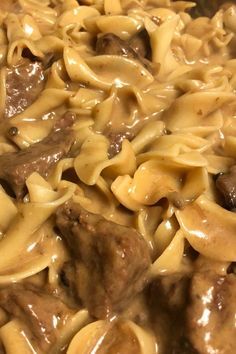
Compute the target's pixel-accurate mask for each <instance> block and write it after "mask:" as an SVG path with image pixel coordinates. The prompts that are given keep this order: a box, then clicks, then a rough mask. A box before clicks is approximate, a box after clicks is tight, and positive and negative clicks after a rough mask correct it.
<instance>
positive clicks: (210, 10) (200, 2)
mask: <svg viewBox="0 0 236 354" xmlns="http://www.w3.org/2000/svg"><path fill="white" fill-rule="evenodd" d="M189 1H191V0H189ZM194 2H195V3H196V7H194V8H193V9H191V11H190V13H191V15H192V16H193V17H199V16H206V17H210V18H211V17H213V16H214V15H215V13H216V12H217V11H218V10H219V9H220V7H221V6H223V5H226V6H227V5H228V4H229V6H230V5H231V4H234V3H235V2H234V1H227V0H213V1H207V0H195V1H194Z"/></svg>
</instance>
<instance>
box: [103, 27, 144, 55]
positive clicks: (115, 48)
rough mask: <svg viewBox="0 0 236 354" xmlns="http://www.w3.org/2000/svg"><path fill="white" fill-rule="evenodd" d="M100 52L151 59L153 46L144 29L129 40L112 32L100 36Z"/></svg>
mask: <svg viewBox="0 0 236 354" xmlns="http://www.w3.org/2000/svg"><path fill="white" fill-rule="evenodd" d="M96 51H97V53H98V54H107V55H122V56H124V57H127V58H131V59H139V60H141V61H142V60H143V59H144V58H148V59H150V56H151V47H150V41H149V37H148V33H147V32H146V31H145V30H143V31H141V32H139V33H137V34H136V35H135V36H133V37H132V38H131V39H130V40H129V41H124V40H123V39H121V38H120V37H118V36H116V35H115V34H112V33H106V34H104V35H103V36H101V37H99V38H98V40H97V44H96Z"/></svg>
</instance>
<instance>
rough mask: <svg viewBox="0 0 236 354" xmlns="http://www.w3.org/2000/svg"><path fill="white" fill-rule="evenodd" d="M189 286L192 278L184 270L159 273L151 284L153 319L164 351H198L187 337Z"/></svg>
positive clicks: (187, 353) (162, 353)
mask: <svg viewBox="0 0 236 354" xmlns="http://www.w3.org/2000/svg"><path fill="white" fill-rule="evenodd" d="M188 289H189V278H188V277H187V276H183V275H182V274H173V275H166V276H161V277H158V278H156V279H155V280H154V281H153V282H152V283H151V284H150V286H149V289H148V292H147V299H148V306H149V309H150V321H151V323H152V328H153V330H154V332H155V334H156V337H157V343H158V347H159V348H158V349H159V351H158V353H159V352H160V354H196V353H195V351H194V349H193V348H192V346H191V344H190V343H189V341H188V339H187V338H186V337H185V322H184V315H183V314H184V311H185V308H186V304H187V300H188V296H187V295H188Z"/></svg>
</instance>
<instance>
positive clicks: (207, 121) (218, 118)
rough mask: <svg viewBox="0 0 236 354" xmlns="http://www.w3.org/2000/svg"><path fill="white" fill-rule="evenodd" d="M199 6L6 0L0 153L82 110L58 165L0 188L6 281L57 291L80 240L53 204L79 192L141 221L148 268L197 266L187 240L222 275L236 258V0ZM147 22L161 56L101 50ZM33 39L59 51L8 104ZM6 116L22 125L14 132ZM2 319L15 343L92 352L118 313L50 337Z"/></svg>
mask: <svg viewBox="0 0 236 354" xmlns="http://www.w3.org/2000/svg"><path fill="white" fill-rule="evenodd" d="M194 6H195V4H194V2H189V1H170V0H140V1H138V0H113V1H111V0H104V1H103V0H94V1H93V0H84V1H76V0H18V1H1V2H0V64H1V65H0V76H1V79H0V114H1V128H0V131H1V133H0V154H1V155H2V154H4V153H8V152H14V151H18V150H19V149H20V150H23V149H26V148H28V147H30V146H31V145H33V144H35V143H37V142H39V141H41V140H42V139H44V138H45V137H47V136H48V135H49V134H50V131H51V130H52V127H53V125H54V124H55V121H56V120H57V118H58V117H59V116H62V115H63V114H64V113H66V112H68V111H70V112H74V113H75V114H76V119H75V121H74V124H73V126H72V130H73V132H74V136H75V139H74V144H73V146H72V149H71V153H70V154H69V155H68V156H69V157H66V158H62V159H61V160H60V161H59V162H58V163H57V165H56V167H55V168H54V169H53V171H52V172H51V173H50V175H49V176H48V177H47V178H44V177H42V176H41V175H40V174H39V173H38V172H37V170H36V171H35V172H34V173H32V174H31V175H30V176H29V177H28V178H27V180H26V186H27V194H26V195H25V197H24V199H23V200H20V199H15V198H12V196H11V195H10V194H8V193H7V191H6V190H5V189H4V188H3V187H1V189H0V201H1V204H0V205H1V207H0V232H1V240H0V285H1V288H7V287H8V286H11V285H12V284H13V283H24V282H26V281H32V282H35V283H37V284H40V286H41V287H42V288H43V287H44V286H46V285H47V286H49V287H50V289H51V290H52V291H53V293H54V294H56V296H57V295H58V294H59V293H60V290H59V289H60V284H59V283H60V279H59V274H60V269H61V267H62V265H63V263H64V262H66V261H67V260H68V259H70V254H69V252H68V250H67V248H66V247H65V245H64V241H63V240H62V239H61V237H59V236H58V234H57V230H55V227H54V226H55V218H54V214H55V212H56V210H57V208H58V207H59V206H60V205H63V204H64V203H65V202H66V201H68V200H70V199H72V200H73V201H74V202H75V203H79V204H80V205H81V206H82V207H83V208H85V209H86V210H88V211H89V212H92V213H96V214H100V215H102V216H104V217H105V218H106V219H107V220H111V221H113V222H115V223H117V224H121V225H125V226H128V227H135V228H136V230H137V231H138V232H139V233H140V234H141V235H142V236H143V237H144V239H145V240H146V241H147V243H148V244H149V247H150V252H151V254H152V265H151V267H150V270H149V278H150V279H154V278H156V277H158V276H162V275H163V274H164V275H171V274H175V273H184V274H185V273H189V272H191V271H192V268H193V264H192V258H191V257H188V255H186V252H185V250H186V247H187V246H186V245H188V247H189V245H190V246H191V248H192V249H194V250H195V251H196V252H197V253H198V254H199V257H200V258H201V259H204V260H206V259H208V260H211V261H212V262H214V264H217V267H218V269H220V270H221V274H222V275H224V274H226V269H227V267H228V266H229V265H230V264H231V263H232V262H235V261H236V237H235V230H236V215H235V213H234V212H233V211H228V210H226V209H225V208H223V207H222V205H220V203H219V199H218V195H217V192H216V188H215V182H214V181H215V176H216V175H218V174H219V173H222V172H227V171H228V170H229V168H230V167H231V166H232V165H234V164H235V159H236V99H235V92H236V91H235V90H236V59H234V58H235V53H236V52H235V48H236V36H235V34H236V5H233V4H229V5H227V6H222V8H220V9H219V11H218V12H216V13H215V15H214V16H213V17H211V18H209V17H198V18H192V17H191V15H190V14H191V9H192V8H194ZM142 30H145V31H146V32H147V34H148V41H149V43H150V47H151V58H150V60H146V61H142V60H138V59H136V58H131V57H128V56H122V55H114V54H99V53H97V52H96V49H95V46H94V43H95V41H96V39H97V38H99V37H101V36H102V35H104V34H107V33H109V34H110V33H112V34H114V35H116V36H118V37H119V38H120V39H121V40H124V41H129V40H130V39H131V38H132V37H134V36H135V35H136V34H138V33H140V31H142ZM25 53H27V56H28V57H29V58H30V59H31V58H34V60H38V61H40V62H43V61H44V60H45V59H46V58H47V57H48V56H53V58H54V60H53V61H52V62H50V64H49V65H48V67H47V69H46V79H45V80H46V81H45V85H44V87H43V89H42V90H41V92H40V93H39V94H38V96H37V98H36V100H34V101H33V103H32V104H30V105H29V106H28V107H26V108H25V109H22V110H21V111H18V112H16V114H13V115H11V116H10V117H9V118H6V117H5V115H6V113H5V112H6V100H7V75H8V71H9V70H10V69H9V68H12V67H14V66H15V65H17V64H18V63H19V62H20V61H21V60H22V58H24V59H25V56H26V54H25ZM35 58H36V59H35ZM6 122H7V123H6ZM6 124H8V125H9V126H14V127H15V128H17V131H18V134H17V135H15V136H14V137H12V138H11V140H9V139H8V138H6V135H5V128H4V127H5V125H6ZM118 134H123V135H124V136H125V134H126V136H125V138H124V139H123V140H122V143H121V146H120V150H119V151H116V153H115V154H109V149H110V137H111V136H112V135H113V136H116V135H118ZM128 134H129V135H128ZM67 172H70V173H72V172H73V173H74V175H75V176H76V177H77V179H76V178H75V177H74V178H70V177H68V178H67V177H66V176H67V175H68V174H69V173H67ZM124 318H125V325H126V327H127V328H128V331H129V332H130V333H132V336H133V337H134V340H135V343H136V345H137V348H138V349H137V351H136V353H137V354H138V353H140V354H154V353H159V351H158V341H157V340H156V338H155V336H154V335H153V333H152V330H151V329H150V328H145V327H142V326H141V325H139V324H137V323H135V320H134V319H130V318H129V317H128V315H127V317H125V315H124ZM0 326H1V327H0V340H1V343H2V347H3V348H4V349H3V350H5V352H6V353H7V354H27V353H40V354H41V353H46V352H47V353H50V354H54V353H55V354H56V353H60V352H61V353H63V352H64V353H68V354H77V353H81V354H89V353H100V352H99V351H98V341H99V338H101V337H102V336H104V334H105V333H107V332H108V331H109V329H110V326H111V323H110V322H109V321H107V320H95V319H93V318H92V317H91V316H90V315H89V313H88V311H87V309H86V308H83V307H78V309H77V310H75V311H71V313H69V314H68V315H67V317H66V319H64V321H62V323H60V325H59V326H58V327H57V328H56V340H55V341H54V343H51V344H50V346H49V347H47V350H46V351H44V350H41V349H40V348H39V347H38V346H37V345H35V343H34V341H32V340H31V338H30V336H29V335H28V334H27V331H26V330H25V324H24V323H23V322H22V321H21V320H20V319H19V318H17V317H9V315H8V314H7V313H6V312H5V310H1V311H0ZM99 350H100V349H99ZM3 352H4V351H3ZM101 353H103V352H101ZM104 353H105V352H104ZM114 353H116V352H114ZM126 354H127V353H126Z"/></svg>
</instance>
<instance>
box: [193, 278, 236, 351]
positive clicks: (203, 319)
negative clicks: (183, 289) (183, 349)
mask: <svg viewBox="0 0 236 354" xmlns="http://www.w3.org/2000/svg"><path fill="white" fill-rule="evenodd" d="M235 318H236V276H235V275H234V274H229V275H226V276H219V275H217V274H215V273H209V272H208V273H207V272H204V273H197V274H196V275H195V276H194V277H193V280H192V285H191V289H190V305H189V307H188V311H187V326H188V334H189V338H190V340H191V342H192V344H193V346H194V347H195V349H196V350H197V351H198V352H199V353H201V354H210V353H218V354H233V353H236V326H235Z"/></svg>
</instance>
